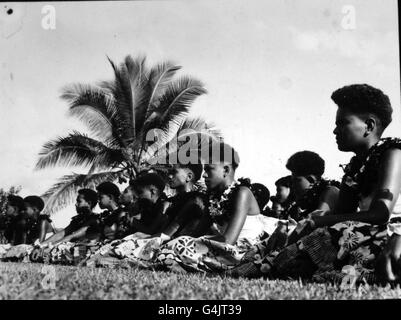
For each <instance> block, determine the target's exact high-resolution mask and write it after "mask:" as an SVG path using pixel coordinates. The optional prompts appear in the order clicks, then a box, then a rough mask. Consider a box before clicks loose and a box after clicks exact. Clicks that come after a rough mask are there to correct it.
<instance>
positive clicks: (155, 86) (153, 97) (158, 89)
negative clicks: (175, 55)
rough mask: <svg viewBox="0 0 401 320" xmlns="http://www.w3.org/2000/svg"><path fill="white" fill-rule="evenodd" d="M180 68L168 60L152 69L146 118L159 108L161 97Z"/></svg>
mask: <svg viewBox="0 0 401 320" xmlns="http://www.w3.org/2000/svg"><path fill="white" fill-rule="evenodd" d="M179 69H181V67H180V66H176V65H174V64H173V63H171V62H169V61H168V62H162V63H159V64H158V65H156V66H154V67H153V68H152V69H151V70H150V74H149V80H150V84H151V91H150V96H149V101H148V106H147V108H146V118H147V117H148V116H149V115H150V114H152V112H153V111H154V109H156V108H158V106H159V100H160V97H162V96H163V95H164V93H165V90H166V89H167V88H168V85H169V84H170V82H171V80H172V78H173V77H174V75H175V74H176V72H177V71H178V70H179Z"/></svg>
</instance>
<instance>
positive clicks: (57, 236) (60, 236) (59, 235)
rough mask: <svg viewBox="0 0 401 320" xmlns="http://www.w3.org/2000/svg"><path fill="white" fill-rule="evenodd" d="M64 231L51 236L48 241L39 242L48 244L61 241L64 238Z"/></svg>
mask: <svg viewBox="0 0 401 320" xmlns="http://www.w3.org/2000/svg"><path fill="white" fill-rule="evenodd" d="M65 230H66V229H63V230H61V231H59V232H57V233H56V234H53V235H52V236H51V237H50V238H49V239H47V240H44V241H43V242H41V243H42V244H49V243H58V242H59V241H60V240H61V239H63V238H64V237H65V233H66V232H65Z"/></svg>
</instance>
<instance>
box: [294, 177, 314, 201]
mask: <svg viewBox="0 0 401 320" xmlns="http://www.w3.org/2000/svg"><path fill="white" fill-rule="evenodd" d="M292 187H293V189H294V195H295V198H296V199H300V198H301V197H302V196H303V195H304V194H305V192H306V190H308V189H309V188H310V187H311V183H310V181H309V180H308V179H307V177H305V176H295V175H293V176H292Z"/></svg>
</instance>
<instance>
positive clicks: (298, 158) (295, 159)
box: [286, 151, 324, 177]
mask: <svg viewBox="0 0 401 320" xmlns="http://www.w3.org/2000/svg"><path fill="white" fill-rule="evenodd" d="M286 168H287V169H288V170H290V171H291V172H292V174H294V175H298V176H308V175H311V174H313V175H316V176H318V177H321V176H322V175H323V173H324V160H323V159H322V158H321V157H320V156H319V155H318V154H317V153H315V152H313V151H300V152H297V153H294V154H293V155H292V156H291V157H290V158H289V159H288V161H287V164H286Z"/></svg>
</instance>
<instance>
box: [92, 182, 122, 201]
mask: <svg viewBox="0 0 401 320" xmlns="http://www.w3.org/2000/svg"><path fill="white" fill-rule="evenodd" d="M96 190H97V192H98V193H103V194H107V195H111V196H113V197H114V200H116V201H117V200H118V198H119V197H120V189H118V187H117V185H115V184H114V183H113V182H110V181H106V182H102V183H101V184H99V185H98V186H97V187H96Z"/></svg>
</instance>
